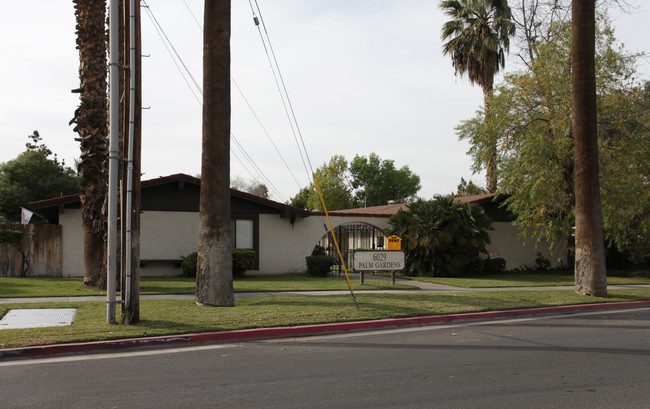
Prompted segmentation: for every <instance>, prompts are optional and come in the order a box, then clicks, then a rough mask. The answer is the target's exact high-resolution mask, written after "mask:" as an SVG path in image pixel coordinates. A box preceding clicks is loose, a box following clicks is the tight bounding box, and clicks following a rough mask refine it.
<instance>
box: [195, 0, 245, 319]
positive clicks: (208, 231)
mask: <svg viewBox="0 0 650 409" xmlns="http://www.w3.org/2000/svg"><path fill="white" fill-rule="evenodd" d="M203 27H204V29H203V30H204V32H203V142H202V154H201V196H200V199H199V200H200V204H199V251H198V259H197V271H196V303H197V304H199V305H211V306H219V307H231V306H233V305H234V303H235V301H234V294H233V287H232V246H231V239H230V0H211V1H206V2H205V11H204V23H203Z"/></svg>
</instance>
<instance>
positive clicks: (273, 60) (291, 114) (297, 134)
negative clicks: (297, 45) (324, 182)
mask: <svg viewBox="0 0 650 409" xmlns="http://www.w3.org/2000/svg"><path fill="white" fill-rule="evenodd" d="M248 4H249V5H250V7H251V12H252V13H253V21H254V23H255V25H256V26H257V30H258V31H259V33H260V38H261V39H262V44H263V45H264V51H265V52H266V56H267V59H268V61H269V65H270V66H271V71H272V72H273V77H274V78H275V83H276V86H277V87H278V91H279V92H280V96H281V98H282V104H283V105H284V109H285V111H286V113H287V117H288V119H289V123H290V125H291V130H292V132H293V134H294V139H295V141H296V145H297V146H298V151H299V152H300V158H301V159H302V162H303V166H304V168H305V172H307V175H308V177H309V179H312V178H313V175H314V168H313V166H312V164H311V160H310V159H309V154H308V152H307V148H306V147H305V141H304V139H303V137H302V132H301V131H300V126H299V125H298V120H297V119H296V114H295V111H294V109H293V104H291V99H290V98H289V93H288V92H287V87H286V84H285V82H284V77H283V76H282V72H281V71H280V65H279V64H278V60H277V57H276V55H275V51H274V50H273V45H272V44H271V38H270V37H269V33H268V30H267V29H266V23H265V22H264V18H263V17H262V12H261V10H260V7H259V4H258V3H257V0H255V8H257V14H259V18H258V16H257V14H256V13H255V9H254V8H253V4H252V3H251V0H248ZM260 23H261V25H262V27H263V28H264V35H263V34H262V30H261V29H260ZM264 36H266V40H265V37H264ZM267 43H268V48H267V45H266V44H267ZM269 51H270V54H269ZM276 71H277V75H276ZM278 79H279V80H278ZM285 98H286V103H285ZM287 105H288V107H287ZM294 126H295V130H294ZM298 138H300V142H298ZM303 151H304V155H303ZM305 158H307V163H309V170H308V169H307V163H305ZM310 170H311V172H310Z"/></svg>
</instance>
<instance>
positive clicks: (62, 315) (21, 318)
mask: <svg viewBox="0 0 650 409" xmlns="http://www.w3.org/2000/svg"><path fill="white" fill-rule="evenodd" d="M76 315H77V309H76V308H57V309H24V310H9V312H7V313H6V314H5V316H4V317H2V319H1V320H0V329H16V328H42V327H63V326H65V325H72V323H73V322H74V318H75V316H76Z"/></svg>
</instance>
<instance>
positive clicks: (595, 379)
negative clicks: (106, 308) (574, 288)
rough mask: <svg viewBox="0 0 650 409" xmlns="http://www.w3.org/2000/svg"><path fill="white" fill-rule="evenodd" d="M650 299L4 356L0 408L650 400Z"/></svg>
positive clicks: (572, 404) (615, 403) (645, 403)
mask: <svg viewBox="0 0 650 409" xmlns="http://www.w3.org/2000/svg"><path fill="white" fill-rule="evenodd" d="M649 375H650V309H648V308H642V309H636V310H613V311H601V312H590V313H575V314H567V315H558V316H544V317H534V318H521V319H512V320H496V321H490V322H465V323H462V324H455V325H436V326H431V327H425V328H417V329H402V330H391V331H377V332H371V333H354V334H346V335H332V336H326V337H323V336H321V337H310V338H299V339H290V340H287V339H283V340H272V341H256V342H246V343H238V344H222V345H206V346H201V347H190V348H175V349H158V350H151V349H141V350H137V351H131V352H125V353H117V354H93V355H76V356H63V357H57V358H51V359H38V360H19V361H7V362H0V407H3V408H66V409H67V408H482V409H484V408H526V409H532V408H576V409H577V408H590V409H594V408H625V409H631V408H648V407H650V376H649Z"/></svg>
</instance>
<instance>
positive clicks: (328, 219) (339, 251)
mask: <svg viewBox="0 0 650 409" xmlns="http://www.w3.org/2000/svg"><path fill="white" fill-rule="evenodd" d="M314 184H315V185H316V190H317V191H318V196H319V197H320V202H321V203H322V204H323V210H325V217H326V218H327V223H328V224H329V226H330V231H331V232H332V239H334V246H336V251H337V252H338V253H339V260H341V264H342V265H343V271H344V272H345V278H346V279H347V280H348V288H349V289H350V294H352V299H353V300H354V305H356V306H357V308H359V304H357V298H356V297H355V296H354V290H353V289H352V283H351V282H350V276H349V275H348V268H347V266H346V265H345V260H343V256H342V255H341V249H340V248H339V243H338V242H337V241H336V234H334V229H333V228H332V221H331V220H330V215H329V213H328V212H327V206H325V199H323V193H322V192H321V191H320V186H318V181H317V180H316V178H314Z"/></svg>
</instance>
